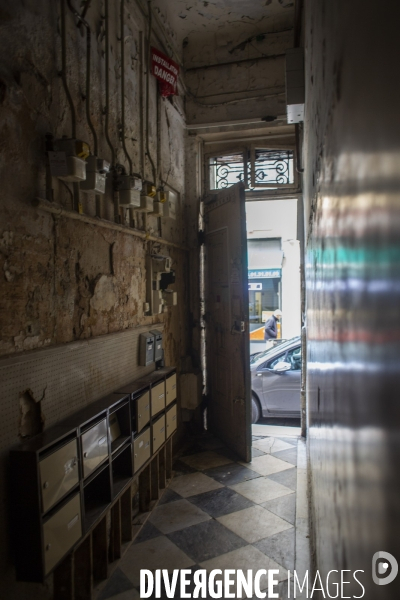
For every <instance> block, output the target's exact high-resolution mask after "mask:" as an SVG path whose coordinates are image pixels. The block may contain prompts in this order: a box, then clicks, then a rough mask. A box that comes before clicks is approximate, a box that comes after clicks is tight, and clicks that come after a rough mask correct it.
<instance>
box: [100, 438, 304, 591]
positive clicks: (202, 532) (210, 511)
mask: <svg viewBox="0 0 400 600" xmlns="http://www.w3.org/2000/svg"><path fill="white" fill-rule="evenodd" d="M296 444H297V439H296V438H295V437H283V436H280V437H279V438H278V437H271V436H265V437H263V436H261V435H257V436H254V437H253V459H252V462H251V463H249V464H245V463H241V462H239V461H238V460H236V459H235V455H234V454H233V453H232V452H231V451H230V450H229V449H227V448H225V447H224V445H223V444H221V442H220V441H219V440H217V439H215V438H214V437H212V436H211V435H209V434H205V435H203V436H199V437H198V438H196V439H195V440H194V441H193V443H191V445H190V446H189V447H187V448H186V450H184V451H182V452H181V454H180V456H179V457H178V458H177V459H176V460H175V463H174V478H173V480H172V481H171V483H170V486H169V488H168V489H167V490H166V491H165V492H164V494H163V496H162V498H161V500H160V502H159V503H158V506H157V507H156V508H155V509H154V510H153V512H152V513H151V514H150V516H149V518H148V520H147V522H146V523H145V525H144V526H143V527H142V529H141V531H140V533H139V535H138V536H137V537H136V539H135V542H134V543H133V544H132V546H131V547H130V548H129V550H128V551H127V553H126V554H125V555H124V557H123V558H122V560H121V561H120V562H119V564H118V567H117V568H116V570H115V571H114V573H113V574H112V576H111V577H110V579H109V580H108V581H107V582H106V583H105V584H104V585H103V586H101V591H100V592H99V594H98V595H97V598H96V600H134V599H136V598H139V592H140V590H139V583H140V569H149V570H150V571H153V572H154V571H155V570H156V569H166V570H168V572H169V573H170V574H171V573H172V571H173V570H174V569H189V570H190V571H191V573H192V574H193V573H194V572H195V571H196V570H198V569H199V568H201V569H206V570H207V572H209V571H211V570H212V569H218V568H220V569H222V570H223V569H242V570H244V571H246V570H247V569H249V568H251V569H253V570H254V569H256V570H257V569H262V568H264V569H268V568H275V569H279V581H281V583H280V585H279V590H282V594H283V593H284V592H283V590H284V589H285V585H286V579H287V570H288V569H289V570H292V569H293V564H294V539H295V529H294V523H295V507H296V472H297V469H296V466H295V465H296V455H297V448H296ZM170 577H172V575H170ZM178 583H179V582H178ZM192 585H193V584H192ZM176 589H177V592H176V595H175V598H180V593H179V585H178V586H177V588H176ZM187 591H190V586H189V588H188V589H187ZM161 595H162V598H166V597H167V596H166V593H165V590H162V594H161ZM282 597H284V596H282Z"/></svg>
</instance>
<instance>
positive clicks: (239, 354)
mask: <svg viewBox="0 0 400 600" xmlns="http://www.w3.org/2000/svg"><path fill="white" fill-rule="evenodd" d="M204 210H205V213H206V216H205V222H206V243H205V251H206V262H205V264H206V266H207V268H206V275H205V310H206V312H207V323H206V334H207V349H206V361H207V365H208V375H207V382H208V387H209V403H208V408H207V419H208V423H209V428H210V430H211V431H213V433H215V434H216V435H217V436H218V437H219V438H220V439H221V440H223V441H224V442H225V443H226V444H227V445H228V446H229V447H230V448H232V450H234V451H235V452H236V453H237V454H238V456H239V457H240V458H241V459H242V460H244V461H246V462H248V461H250V460H251V395H250V391H251V390H250V372H249V367H248V365H249V359H250V358H249V330H248V329H249V320H248V308H249V300H248V285H247V277H248V273H247V240H246V215H245V193H244V186H243V184H242V183H238V184H235V185H232V186H230V187H229V188H227V189H224V190H222V191H220V192H218V193H217V194H215V195H213V196H212V198H210V199H209V200H208V202H206V203H205V207H204Z"/></svg>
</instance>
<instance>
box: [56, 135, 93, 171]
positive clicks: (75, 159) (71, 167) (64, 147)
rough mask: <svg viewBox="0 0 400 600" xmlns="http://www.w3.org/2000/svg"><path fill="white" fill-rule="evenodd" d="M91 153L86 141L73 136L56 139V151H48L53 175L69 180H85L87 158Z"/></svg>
mask: <svg viewBox="0 0 400 600" xmlns="http://www.w3.org/2000/svg"><path fill="white" fill-rule="evenodd" d="M89 154H90V149H89V145H88V144H87V143H86V142H82V141H81V140H75V139H72V138H61V139H60V140H56V141H55V142H54V151H53V152H49V153H48V155H49V164H50V173H51V175H52V176H53V177H58V178H59V179H62V180H63V181H68V182H79V181H85V179H86V162H85V160H86V158H87V157H88V156H89Z"/></svg>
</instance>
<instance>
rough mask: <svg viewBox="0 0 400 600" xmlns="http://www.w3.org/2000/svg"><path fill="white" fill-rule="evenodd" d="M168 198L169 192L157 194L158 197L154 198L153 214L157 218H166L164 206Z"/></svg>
mask: <svg viewBox="0 0 400 600" xmlns="http://www.w3.org/2000/svg"><path fill="white" fill-rule="evenodd" d="M168 196H169V192H164V191H160V192H157V196H156V197H155V198H154V210H153V212H152V214H153V215H154V216H155V217H164V206H165V203H166V202H167V200H168Z"/></svg>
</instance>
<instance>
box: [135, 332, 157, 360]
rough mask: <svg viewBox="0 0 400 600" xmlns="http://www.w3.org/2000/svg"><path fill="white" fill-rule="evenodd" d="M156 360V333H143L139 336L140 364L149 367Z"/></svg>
mask: <svg viewBox="0 0 400 600" xmlns="http://www.w3.org/2000/svg"><path fill="white" fill-rule="evenodd" d="M153 362H154V335H153V334H152V333H141V334H140V336H139V365H141V366H142V367H148V366H149V365H151V364H152V363H153Z"/></svg>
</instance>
